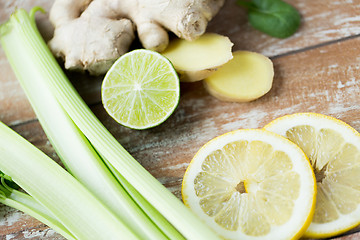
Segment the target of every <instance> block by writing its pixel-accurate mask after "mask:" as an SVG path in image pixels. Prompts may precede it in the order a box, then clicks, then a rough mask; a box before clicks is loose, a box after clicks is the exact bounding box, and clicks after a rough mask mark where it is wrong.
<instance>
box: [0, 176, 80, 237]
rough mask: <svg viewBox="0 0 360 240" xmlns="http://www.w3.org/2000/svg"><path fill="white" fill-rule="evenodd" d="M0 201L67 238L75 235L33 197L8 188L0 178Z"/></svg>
mask: <svg viewBox="0 0 360 240" xmlns="http://www.w3.org/2000/svg"><path fill="white" fill-rule="evenodd" d="M1 182H2V185H0V203H2V204H5V205H7V206H9V207H12V208H16V209H18V210H20V211H23V212H25V213H27V214H29V215H30V216H32V217H34V218H36V219H38V220H40V221H41V222H43V223H45V224H46V225H48V226H49V227H51V228H52V229H54V230H55V231H56V232H58V233H60V234H61V235H62V236H64V237H66V239H68V240H75V237H74V236H73V235H72V234H71V233H70V232H69V231H68V230H67V229H66V227H64V225H62V224H61V223H60V222H59V221H58V220H57V219H56V218H55V217H54V216H53V215H52V214H51V213H50V212H49V211H47V209H46V208H44V207H43V206H42V205H40V204H39V203H38V202H37V201H36V200H35V199H34V198H33V197H31V196H30V195H28V194H25V193H22V192H20V191H17V190H15V189H12V188H10V187H9V186H7V185H6V183H5V182H4V178H1Z"/></svg>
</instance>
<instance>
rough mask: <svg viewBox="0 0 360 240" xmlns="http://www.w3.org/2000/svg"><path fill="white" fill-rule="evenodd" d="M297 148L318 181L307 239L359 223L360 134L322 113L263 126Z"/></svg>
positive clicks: (304, 114) (325, 235)
mask: <svg viewBox="0 0 360 240" xmlns="http://www.w3.org/2000/svg"><path fill="white" fill-rule="evenodd" d="M265 129H266V130H269V131H273V132H275V133H278V134H280V135H283V136H286V137H287V138H288V139H290V140H291V141H293V142H294V143H296V144H297V145H298V146H300V147H301V148H302V149H303V151H304V152H305V154H306V155H307V156H308V158H309V159H310V162H311V164H312V166H313V169H314V172H315V176H316V180H317V189H318V193H317V197H316V198H317V199H316V202H317V203H316V207H315V213H314V218H313V220H312V223H311V225H310V227H309V228H308V230H307V232H306V233H305V235H306V236H308V237H315V238H319V237H321V238H322V237H331V236H335V235H338V234H340V233H343V232H345V231H347V230H349V229H351V228H353V227H355V226H356V225H358V224H359V223H360V134H359V133H358V132H357V131H356V130H354V129H353V128H351V127H350V126H349V125H347V124H346V123H344V122H342V121H340V120H338V119H335V118H332V117H329V116H325V115H321V114H316V113H298V114H293V115H287V116H284V117H280V118H278V119H275V120H274V121H272V122H271V123H269V124H268V125H266V126H265Z"/></svg>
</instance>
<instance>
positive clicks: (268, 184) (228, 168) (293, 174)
mask: <svg viewBox="0 0 360 240" xmlns="http://www.w3.org/2000/svg"><path fill="white" fill-rule="evenodd" d="M315 193H316V183H315V177H314V174H313V171H312V168H311V166H310V163H309V161H308V159H307V158H306V156H305V154H304V153H303V152H302V151H301V149H300V148H299V147H298V146H296V145H295V144H293V143H291V142H290V141H288V140H287V139H286V138H284V137H281V136H279V135H277V134H274V133H271V132H267V131H264V130H255V129H250V130H237V131H233V132H230V133H227V134H224V135H221V136H219V137H217V138H215V139H213V140H211V141H210V142H208V143H207V144H205V145H204V146H203V147H202V148H201V149H200V150H199V151H198V153H197V154H196V155H195V157H194V158H193V160H192V161H191V163H190V165H189V166H188V168H187V170H186V173H185V176H184V179H183V183H182V197H183V201H184V203H185V205H187V206H188V207H189V208H190V209H192V211H193V212H195V213H196V214H197V215H198V216H199V217H200V218H202V219H203V220H204V221H205V222H206V223H207V224H208V225H209V226H210V227H211V228H213V229H214V230H215V231H216V232H217V233H218V234H219V235H220V236H222V237H224V238H225V239H291V238H298V237H300V236H301V235H302V234H303V232H304V231H305V230H306V228H307V227H308V225H309V224H310V222H311V218H312V213H313V211H314V207H315Z"/></svg>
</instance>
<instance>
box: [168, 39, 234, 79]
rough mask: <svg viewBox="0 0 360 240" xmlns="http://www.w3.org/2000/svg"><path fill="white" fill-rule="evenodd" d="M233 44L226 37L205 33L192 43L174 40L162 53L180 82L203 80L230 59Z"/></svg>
mask: <svg viewBox="0 0 360 240" xmlns="http://www.w3.org/2000/svg"><path fill="white" fill-rule="evenodd" d="M233 45H234V44H233V43H232V42H231V41H230V39H229V38H228V37H225V36H222V35H219V34H216V33H205V34H203V35H202V36H200V37H199V38H198V39H196V40H194V41H186V40H184V39H175V40H173V41H171V42H170V44H169V46H168V47H167V48H166V49H165V51H163V52H162V54H163V55H164V56H165V57H167V58H168V59H169V60H170V61H171V63H172V64H173V65H174V67H175V69H176V71H177V72H178V73H179V75H180V81H182V82H195V81H199V80H203V79H205V78H207V77H208V76H210V75H211V74H213V73H214V72H215V71H216V70H217V69H218V68H219V67H221V66H222V65H223V64H225V63H226V62H228V61H229V60H230V59H232V57H233V56H232V52H231V48H232V46H233Z"/></svg>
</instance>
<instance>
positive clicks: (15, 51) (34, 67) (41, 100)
mask: <svg viewBox="0 0 360 240" xmlns="http://www.w3.org/2000/svg"><path fill="white" fill-rule="evenodd" d="M20 16H21V15H18V14H14V15H13V17H12V19H10V21H9V23H8V26H5V25H4V27H6V28H7V32H6V33H5V34H3V35H2V36H1V37H0V38H1V42H2V45H3V47H4V49H5V52H6V55H7V56H8V58H9V61H10V63H11V66H12V67H13V70H14V72H15V74H16V76H17V78H18V80H19V82H20V84H21V86H22V88H23V89H24V91H25V93H26V95H27V97H28V99H29V101H30V103H31V105H32V107H33V109H34V111H35V113H36V115H37V117H38V119H39V121H40V123H41V126H42V127H43V129H44V131H45V133H46V135H47V136H48V138H49V139H50V142H51V143H52V145H53V147H54V148H55V150H56V152H57V154H58V155H59V157H60V159H61V160H62V162H63V163H64V165H65V166H66V168H67V169H68V170H69V171H70V172H71V173H72V175H73V176H75V177H76V178H77V179H78V180H79V181H80V182H81V183H82V184H83V185H84V186H85V187H86V188H88V189H89V190H90V191H91V192H92V193H93V194H94V195H95V196H96V197H97V198H98V199H99V200H101V201H102V202H103V203H104V205H106V206H107V207H108V208H109V209H110V210H111V211H112V212H113V213H114V214H116V215H117V216H118V217H119V219H121V220H122V221H123V222H124V223H125V224H126V225H127V226H128V227H129V228H131V230H132V231H133V232H135V233H136V234H137V235H138V236H139V237H141V238H143V239H150V240H161V239H167V238H166V236H165V235H164V234H163V233H162V232H161V231H160V230H159V228H158V227H157V226H156V225H155V224H154V223H153V222H152V221H150V220H149V218H148V217H147V216H146V214H144V212H143V211H142V210H141V209H140V208H139V207H138V205H137V204H136V203H135V202H134V201H133V200H132V198H131V197H130V196H129V195H128V193H127V192H126V191H125V190H124V189H123V188H122V186H121V185H120V184H119V182H118V181H117V179H115V178H114V176H113V175H112V173H111V172H110V171H109V169H108V168H107V166H106V165H105V164H104V162H103V161H102V159H101V158H100V157H99V156H98V154H97V153H96V152H95V151H94V149H93V147H92V146H91V144H90V143H89V142H88V140H87V139H86V138H85V137H84V135H83V134H82V132H80V131H79V129H78V128H77V127H76V125H75V124H74V122H73V121H72V120H71V119H70V118H69V116H68V114H67V113H66V112H65V111H64V109H63V108H62V107H61V105H60V104H59V103H58V101H57V100H56V98H55V96H54V95H52V94H51V92H50V91H49V87H48V86H47V82H46V80H43V79H44V78H49V77H51V76H49V72H51V71H52V66H51V65H50V64H41V63H39V62H38V59H36V58H34V54H33V51H36V49H34V48H32V47H31V46H29V45H28V44H27V38H24V37H23V31H24V28H27V27H29V25H31V24H33V22H32V21H33V19H32V20H30V19H28V21H25V20H26V19H25V18H24V19H21V18H20ZM15 17H19V18H18V19H17V20H19V21H21V25H20V24H18V22H17V21H15V20H14V18H15ZM178 236H179V237H181V235H180V234H178Z"/></svg>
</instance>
